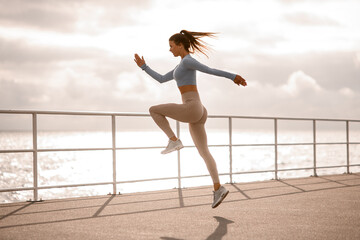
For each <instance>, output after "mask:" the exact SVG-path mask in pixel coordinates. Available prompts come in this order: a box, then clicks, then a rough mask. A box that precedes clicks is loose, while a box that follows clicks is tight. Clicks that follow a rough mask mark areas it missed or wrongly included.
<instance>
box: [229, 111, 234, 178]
mask: <svg viewBox="0 0 360 240" xmlns="http://www.w3.org/2000/svg"><path fill="white" fill-rule="evenodd" d="M229 158H230V183H233V178H232V172H233V167H232V118H231V117H229Z"/></svg>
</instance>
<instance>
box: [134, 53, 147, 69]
mask: <svg viewBox="0 0 360 240" xmlns="http://www.w3.org/2000/svg"><path fill="white" fill-rule="evenodd" d="M134 61H135V62H136V64H137V65H138V66H139V67H141V66H142V65H144V64H145V60H144V57H143V56H142V57H141V58H140V57H139V55H138V54H137V53H135V59H134Z"/></svg>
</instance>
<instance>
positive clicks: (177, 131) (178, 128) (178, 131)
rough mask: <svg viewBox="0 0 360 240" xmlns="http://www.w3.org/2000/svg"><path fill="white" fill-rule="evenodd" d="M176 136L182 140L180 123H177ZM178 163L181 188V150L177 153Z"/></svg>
mask: <svg viewBox="0 0 360 240" xmlns="http://www.w3.org/2000/svg"><path fill="white" fill-rule="evenodd" d="M176 135H177V137H178V138H180V122H179V121H176ZM177 163H178V188H179V189H180V188H181V165H180V150H178V151H177Z"/></svg>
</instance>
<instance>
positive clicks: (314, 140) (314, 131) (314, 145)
mask: <svg viewBox="0 0 360 240" xmlns="http://www.w3.org/2000/svg"><path fill="white" fill-rule="evenodd" d="M313 152H314V177H317V172H316V120H315V119H314V120H313Z"/></svg>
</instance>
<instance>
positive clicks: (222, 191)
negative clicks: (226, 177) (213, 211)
mask: <svg viewBox="0 0 360 240" xmlns="http://www.w3.org/2000/svg"><path fill="white" fill-rule="evenodd" d="M213 193H214V202H213V204H212V208H216V207H217V206H219V205H220V203H221V202H222V201H223V200H224V199H225V198H226V196H227V195H228V193H229V190H227V189H226V188H225V187H223V186H221V187H220V188H219V189H218V190H216V191H215V192H213Z"/></svg>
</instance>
